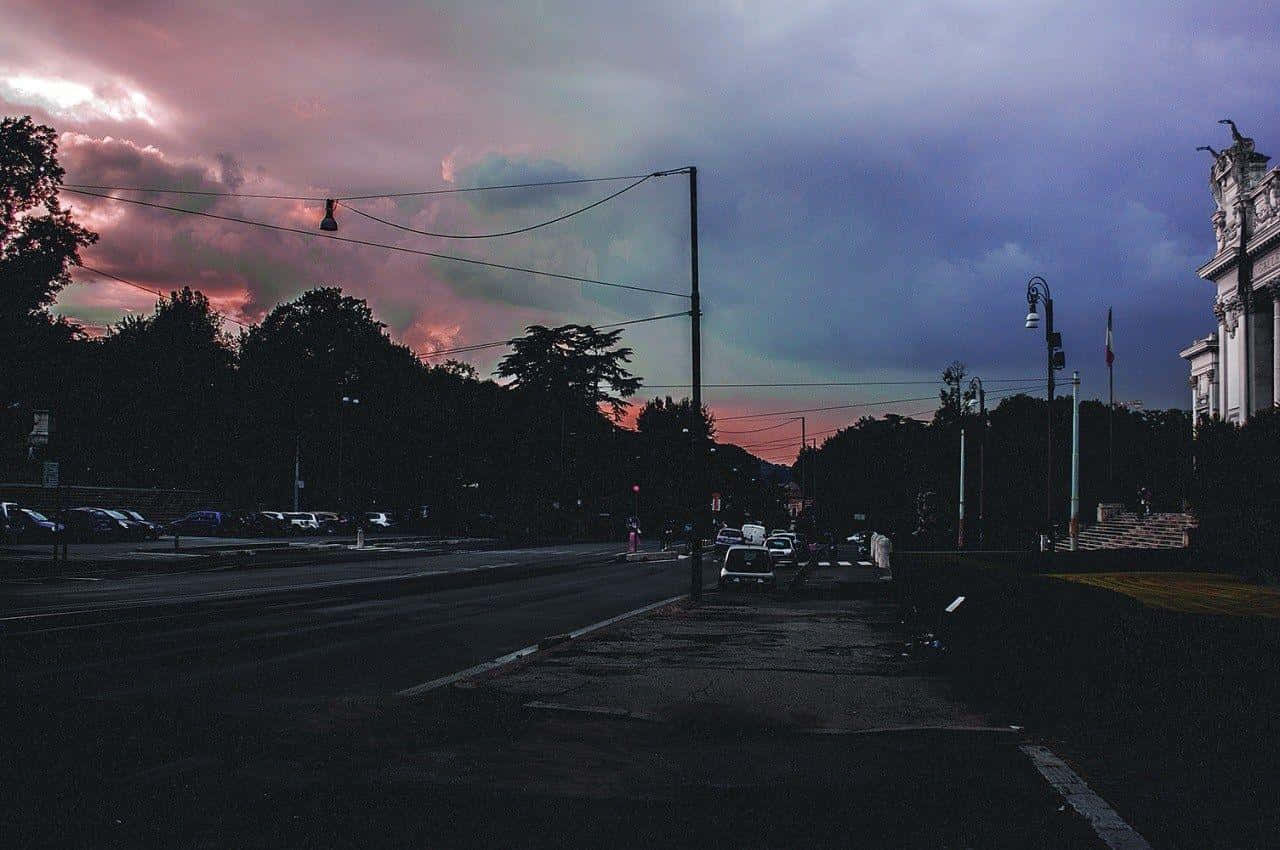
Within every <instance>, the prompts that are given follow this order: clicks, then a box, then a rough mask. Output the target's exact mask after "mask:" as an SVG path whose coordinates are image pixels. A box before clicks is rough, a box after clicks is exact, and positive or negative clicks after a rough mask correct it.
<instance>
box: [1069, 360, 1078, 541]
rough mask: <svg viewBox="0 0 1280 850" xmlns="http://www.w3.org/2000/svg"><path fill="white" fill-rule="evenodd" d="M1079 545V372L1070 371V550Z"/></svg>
mask: <svg viewBox="0 0 1280 850" xmlns="http://www.w3.org/2000/svg"><path fill="white" fill-rule="evenodd" d="M1079 547H1080V373H1079V372H1072V373H1071V551H1072V552H1074V551H1076V549H1078V548H1079Z"/></svg>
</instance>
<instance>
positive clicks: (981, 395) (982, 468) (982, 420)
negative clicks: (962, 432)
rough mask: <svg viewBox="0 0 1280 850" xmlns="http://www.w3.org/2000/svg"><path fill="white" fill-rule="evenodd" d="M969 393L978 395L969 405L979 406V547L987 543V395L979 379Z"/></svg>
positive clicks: (971, 385) (972, 382)
mask: <svg viewBox="0 0 1280 850" xmlns="http://www.w3.org/2000/svg"><path fill="white" fill-rule="evenodd" d="M969 391H970V392H972V393H976V394H977V398H976V399H969V405H970V406H972V405H973V404H974V402H975V401H976V402H977V404H978V419H979V422H978V545H979V546H984V545H986V542H987V512H986V502H987V476H986V462H987V459H986V454H987V393H986V390H984V389H983V388H982V379H981V378H978V377H974V378H973V379H972V380H971V381H969Z"/></svg>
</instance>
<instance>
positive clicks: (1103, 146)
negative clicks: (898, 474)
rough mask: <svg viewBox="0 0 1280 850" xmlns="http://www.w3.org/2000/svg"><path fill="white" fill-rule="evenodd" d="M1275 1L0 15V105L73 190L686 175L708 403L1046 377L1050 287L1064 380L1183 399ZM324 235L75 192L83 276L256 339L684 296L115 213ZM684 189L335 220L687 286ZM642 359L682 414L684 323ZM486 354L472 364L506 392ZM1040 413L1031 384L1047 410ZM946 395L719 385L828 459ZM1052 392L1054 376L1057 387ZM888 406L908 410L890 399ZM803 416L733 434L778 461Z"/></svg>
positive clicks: (581, 190) (120, 302)
mask: <svg viewBox="0 0 1280 850" xmlns="http://www.w3.org/2000/svg"><path fill="white" fill-rule="evenodd" d="M1277 20H1278V19H1277V18H1276V16H1275V15H1274V12H1273V9H1272V7H1271V5H1270V4H1268V3H1263V2H1235V3H1233V2H1220V3H1216V4H1208V5H1206V4H1185V3H1180V2H1176V3H1175V2H1167V3H1156V2H1147V0H1132V1H1131V2H1122V3H1116V2H1114V0H1108V2H1092V0H1072V1H1071V2H1035V0H995V1H994V2H950V0H927V2H910V0H907V2H899V3H893V4H885V3H881V2H874V3H872V2H856V3H838V2H823V0H792V2H788V3H785V4H784V3H748V2H732V1H731V0H721V1H720V2H696V0H694V2H690V0H680V2H670V3H668V2H663V0H651V2H647V3H639V4H638V3H631V2H625V3H624V2H612V0H593V2H582V3H571V2H563V3H560V2H540V1H539V0H521V2H508V3H497V2H493V3H489V2H478V0H466V1H465V2H463V1H462V0H460V1H459V2H456V3H423V2H388V0H369V2H364V3H361V4H350V3H332V2H325V0H308V2H306V3H302V2H294V0H282V2H273V3H269V4H268V3H261V2H253V3H249V2H241V0H225V2H220V3H218V4H194V3H192V4H182V3H174V2H125V1H124V0H119V2H100V3H94V4H84V3H70V2H57V1H56V0H40V2H22V0H0V112H2V113H3V114H5V115H24V114H30V115H32V116H33V117H34V118H36V119H37V120H38V121H40V122H42V123H47V124H49V125H51V126H53V127H55V128H56V129H57V130H58V131H59V132H60V134H61V135H60V157H61V160H62V163H63V165H64V167H65V168H66V171H67V176H66V182H67V183H76V184H93V185H110V186H141V187H153V188H182V189H197V190H204V191H211V192H233V191H236V192H242V193H257V194H277V195H281V194H282V195H297V196H305V197H319V198H324V197H329V196H335V195H337V196H349V195H370V194H384V193H397V192H411V191H420V190H429V189H440V188H462V187H470V186H483V185H494V184H506V183H519V182H529V181H538V180H546V179H567V178H577V177H598V176H613V175H632V174H647V173H650V172H652V171H655V170H662V169H671V168H679V167H681V166H685V165H690V164H692V165H696V166H697V168H698V203H699V207H698V218H699V250H700V267H699V268H700V281H701V288H702V292H703V309H704V314H705V315H704V322H703V379H704V381H705V382H707V383H708V384H716V383H799V382H824V381H827V382H836V381H839V382H873V381H934V380H936V379H937V377H938V375H939V374H940V373H941V371H942V369H943V368H944V367H945V366H946V365H947V364H948V363H949V362H951V361H952V360H960V361H962V362H964V363H965V364H967V366H968V368H969V371H970V373H971V374H975V375H978V376H980V377H981V378H982V379H983V380H984V381H985V382H986V383H987V384H988V385H989V386H990V387H991V388H992V389H991V390H990V391H989V393H988V396H989V398H990V400H991V403H992V404H995V403H997V402H998V400H999V398H1000V397H1001V393H1002V392H1008V391H1009V389H1008V388H1009V387H1011V386H1013V385H1011V384H1008V383H1005V379H1022V378H1027V379H1030V378H1036V377H1039V376H1042V374H1043V362H1044V354H1043V336H1042V334H1041V332H1035V331H1028V330H1025V329H1024V327H1023V319H1024V317H1025V315H1026V301H1025V291H1026V283H1027V280H1028V278H1029V277H1030V276H1031V275H1041V276H1043V277H1044V278H1045V279H1046V280H1047V281H1048V282H1049V285H1050V288H1051V290H1052V294H1053V297H1054V303H1055V319H1056V322H1057V325H1058V328H1059V329H1060V330H1061V331H1062V332H1063V336H1064V347H1065V349H1066V353H1067V364H1068V372H1067V373H1060V385H1065V384H1066V381H1067V379H1069V372H1070V370H1072V369H1078V370H1079V371H1080V372H1081V380H1082V393H1083V396H1084V397H1086V398H1093V397H1105V395H1106V386H1107V384H1106V368H1105V364H1104V359H1103V339H1104V331H1105V321H1106V313H1107V308H1108V306H1111V307H1113V308H1114V311H1115V312H1114V314H1115V321H1114V326H1115V350H1116V395H1117V399H1118V400H1120V401H1131V400H1141V401H1142V402H1143V404H1144V405H1145V406H1146V407H1148V408H1153V407H1184V408H1185V407H1186V406H1187V396H1188V390H1187V381H1186V376H1187V369H1186V365H1185V363H1184V361H1182V360H1181V359H1179V357H1178V351H1179V350H1180V349H1181V348H1183V347H1185V346H1186V345H1188V344H1189V343H1190V342H1191V340H1193V339H1194V338H1196V337H1201V336H1204V335H1206V334H1208V333H1209V332H1210V331H1211V329H1212V328H1213V323H1214V320H1213V319H1212V313H1211V310H1210V308H1211V303H1212V288H1211V286H1210V284H1208V283H1205V282H1203V281H1200V280H1199V279H1198V278H1197V277H1196V274H1195V269H1196V268H1197V267H1198V266H1200V265H1201V264H1202V263H1203V262H1204V261H1205V260H1207V259H1208V258H1209V256H1210V254H1211V253H1212V252H1213V249H1214V242H1213V232H1212V228H1211V225H1210V215H1211V214H1212V212H1213V202H1212V199H1211V197H1210V194H1209V189H1208V183H1207V181H1208V171H1209V166H1210V158H1209V155H1208V154H1206V153H1203V152H1196V151H1195V148H1196V146H1198V145H1205V144H1209V145H1213V146H1214V147H1216V148H1219V149H1221V148H1223V147H1227V146H1228V145H1229V144H1230V136H1229V133H1228V131H1227V129H1226V128H1225V127H1222V126H1220V125H1219V124H1218V123H1217V121H1218V119H1220V118H1224V117H1230V118H1233V119H1234V120H1235V121H1236V122H1237V123H1238V124H1239V126H1240V128H1241V130H1242V131H1243V132H1244V133H1245V134H1246V135H1248V136H1252V137H1253V138H1255V139H1256V140H1257V147H1258V150H1260V151H1262V152H1263V153H1274V154H1275V155H1277V156H1280V115H1277V113H1276V111H1275V109H1274V104H1275V97H1276V92H1277V91H1278V90H1280V85H1278V84H1280V65H1278V64H1277V63H1276V62H1275V45H1276V44H1277V35H1278V34H1280V33H1278V32H1277V29H1278V24H1277ZM625 185H626V184H625V183H590V184H580V185H574V186H567V187H556V188H546V189H541V190H519V191H506V192H498V191H494V192H483V193H464V194H446V195H429V196H417V197H404V198H396V199H387V198H382V199H369V200H364V201H352V202H351V204H352V205H353V206H358V207H359V208H360V209H362V210H364V211H366V212H369V213H371V214H374V215H377V216H379V217H380V218H384V219H387V220H389V221H394V222H396V223H399V224H403V225H406V226H409V227H413V228H417V229H425V230H430V231H433V232H445V233H453V234H474V233H489V232H494V231H501V230H506V229H512V228H518V227H523V226H526V225H529V224H533V223H537V222H539V221H542V220H545V219H548V218H552V217H554V216H557V215H560V214H562V213H564V212H567V211H570V210H573V209H575V208H578V207H581V206H585V205H586V204H588V203H591V202H593V201H596V200H599V199H600V198H603V197H604V196H605V195H607V194H609V193H611V192H613V191H616V190H617V189H619V188H622V186H625ZM115 194H118V195H121V196H126V195H127V196H128V197H135V198H143V199H146V200H150V201H153V202H157V203H168V204H172V205H176V206H182V207H184V208H186V209H192V210H200V211H205V212H210V213H214V214H218V215H227V216H233V217H241V218H248V219H253V220H257V221H266V222H270V223H274V224H279V225H282V226H287V227H295V228H299V229H303V230H307V231H309V232H314V233H315V234H316V235H314V236H313V235H299V234H291V233H282V232H273V231H268V230H264V229H260V228H255V227H252V226H247V225H243V224H238V223H232V222H224V221H218V220H212V219H206V218H198V217H195V216H189V215H180V214H176V213H171V212H168V211H163V210H155V209H146V208H142V207H137V206H131V205H127V204H123V203H120V202H117V201H110V200H101V199H97V198H89V197H84V196H74V195H71V194H69V193H68V194H65V195H64V202H65V203H66V204H67V205H69V206H71V207H72V209H73V210H74V211H75V214H76V215H77V217H78V218H79V219H80V220H81V221H82V222H83V223H85V224H87V225H88V226H90V227H92V228H93V229H95V230H97V231H98V232H99V233H100V234H101V240H100V241H99V242H98V244H96V245H94V246H93V247H92V248H90V249H88V250H87V251H85V252H84V261H85V263H86V264H88V265H91V266H94V267H96V268H100V269H103V270H106V271H109V272H111V273H113V274H116V275H119V276H121V277H125V278H127V279H129V280H132V281H135V282H137V283H140V284H142V285H144V286H147V287H151V288H154V289H157V290H164V291H167V290H169V289H172V288H175V287H180V286H182V285H187V284H189V285H191V286H193V287H196V288H199V289H201V290H203V291H204V292H205V293H206V294H208V295H209V297H210V299H211V300H212V301H213V303H214V304H215V305H216V306H217V307H218V308H219V309H221V310H223V311H224V312H225V313H226V314H227V315H228V316H230V317H233V318H236V319H239V320H242V321H255V320H257V319H259V318H260V317H261V316H262V315H263V314H264V313H265V312H266V311H268V310H270V309H271V308H272V307H273V306H274V305H275V304H277V303H279V302H280V301H282V300H288V299H290V298H293V297H295V296H297V295H298V294H299V293H301V292H303V291H305V290H307V289H309V288H311V287H314V286H318V285H336V286H341V287H342V288H343V289H344V290H346V291H347V292H349V293H351V294H354V295H357V296H359V297H363V298H366V299H368V300H369V302H370V304H371V305H372V307H373V309H374V311H375V313H376V315H377V316H378V317H379V318H380V319H382V320H383V321H384V322H386V323H387V325H388V329H389V331H390V333H391V334H392V335H393V336H394V337H395V338H396V339H397V340H400V341H402V342H404V343H405V344H407V345H409V346H411V347H412V348H413V349H414V350H417V351H430V350H433V349H437V348H443V347H448V346H451V345H466V344H470V343H478V342H488V341H492V340H498V339H505V338H509V337H511V336H514V335H517V334H519V333H520V332H521V330H522V328H523V327H525V326H526V325H529V324H532V323H541V324H558V323H564V322H593V323H604V322H613V321H621V320H625V319H630V318H638V317H645V316H652V315H658V314H663V313H670V312H677V311H680V310H686V309H688V307H687V304H688V302H687V300H684V299H680V298H674V297H671V296H668V295H655V294H650V293H641V292H633V291H628V290H619V289H613V288H606V287H600V286H593V285H585V284H578V283H573V282H567V281H560V280H553V279H548V278H540V277H534V276H530V275H527V274H523V273H517V272H506V271H500V270H495V269H487V268H481V267H476V266H468V265H465V264H460V263H455V262H450V261H447V260H442V259H436V258H432V257H426V256H421V255H414V254H410V253H403V252H393V251H389V250H385V249H380V248H373V247H366V246H359V245H353V244H343V243H335V242H333V241H326V240H324V239H323V238H322V237H321V236H320V235H319V231H318V230H317V229H316V226H317V224H318V222H319V220H320V218H321V216H322V215H323V204H322V203H319V202H316V201H277V200H263V199H249V198H218V197H210V196H177V195H166V196H161V195H157V194H154V193H153V194H146V195H138V194H136V193H132V194H131V193H123V192H118V193H115ZM688 216H689V194H688V178H687V177H685V176H683V175H674V176H669V177H663V178H654V179H651V180H648V181H646V182H645V183H643V184H641V185H640V186H638V187H636V188H634V189H632V190H630V191H629V192H627V193H625V194H623V195H621V196H619V197H618V198H617V199H615V200H613V201H611V202H609V203H607V204H604V205H601V206H600V207H597V208H595V209H593V210H591V211H589V212H586V213H584V214H582V215H580V216H576V217H574V218H572V219H569V220H567V221H564V222H561V223H559V224H556V225H552V226H549V227H546V228H542V229H539V230H536V231H533V232H531V233H528V234H523V235H518V236H510V237H502V238H495V239H477V240H457V239H441V238H434V237H427V236H421V235H417V234H412V233H406V232H403V231H398V230H395V229H392V228H389V227H386V226H384V225H381V224H378V223H376V222H373V221H370V220H365V219H361V218H359V217H358V216H356V215H355V214H353V213H351V212H350V211H347V210H343V209H341V208H339V210H338V220H339V226H340V230H339V232H338V234H337V235H339V236H344V237H350V238H356V239H365V240H370V241H377V242H382V243H390V244H395V245H401V246H405V247H411V248H414V249H418V250H427V251H435V252H440V253H448V254H454V255H458V256H465V257H472V258H477V259H484V260H488V261H492V262H498V263H506V264H510V265H518V266H528V267H535V268H539V269H547V270H552V271H557V272H561V273H564V274H569V275H575V276H581V277H590V278H596V279H602V280H608V281H614V282H620V283H627V284H631V285H636V286H642V287H647V288H653V289H666V290H674V291H678V292H685V291H687V289H688V285H689V253H690V244H689V220H688ZM77 280H78V281H83V283H77V284H76V285H74V286H72V287H69V288H68V289H67V290H65V291H64V293H63V294H62V296H61V298H60V300H59V303H58V305H57V309H58V310H59V311H60V312H62V313H64V314H66V315H68V316H72V317H75V318H77V319H78V320H80V321H82V322H84V323H85V324H86V325H88V326H97V327H101V326H105V325H108V324H110V323H112V322H115V321H118V320H119V318H120V316H121V315H123V314H124V313H125V312H126V311H134V312H148V311H149V310H150V309H151V308H152V306H153V303H154V300H155V299H154V297H153V296H151V295H148V294H147V293H145V292H142V291H139V290H135V289H130V288H129V287H126V286H123V285H121V284H118V283H111V282H107V281H104V280H102V279H100V278H97V277H96V276H94V275H92V274H89V273H86V272H83V271H81V272H77ZM624 339H625V341H626V343H627V344H628V345H630V346H631V347H633V348H634V349H635V355H634V360H633V363H632V366H633V368H634V371H635V373H636V374H638V375H640V376H642V377H644V378H645V381H646V384H647V385H649V386H651V387H653V388H652V389H650V390H648V393H647V395H648V396H653V395H667V394H670V395H674V396H677V397H679V396H681V395H683V394H686V393H687V390H683V389H681V388H680V387H679V386H672V387H670V388H666V387H662V388H659V387H660V385H682V384H687V383H688V381H689V346H690V342H689V323H688V321H687V320H685V319H675V320H667V321H662V322H652V323H649V324H644V325H638V326H634V327H631V328H628V329H627V331H626V332H625V335H624ZM500 355H501V350H494V349H489V350H486V351H482V352H477V353H475V354H471V355H466V357H465V359H467V360H469V361H470V362H472V363H474V364H475V365H476V366H477V367H478V368H479V369H480V370H481V372H482V373H486V374H487V373H489V372H490V371H491V370H492V368H493V366H494V364H495V363H496V361H497V359H498V357H499V356H500ZM1025 386H1028V387H1031V388H1033V389H1034V386H1035V385H1034V384H1031V383H1028V384H1026V385H1025ZM936 391H937V390H936V388H935V387H933V386H930V385H928V384H901V385H879V386H861V387H825V388H816V387H805V388H779V387H772V388H754V389H744V388H717V387H710V388H708V389H707V390H706V392H705V398H706V400H707V401H708V403H709V404H710V406H711V407H712V409H713V411H714V412H715V413H716V414H717V415H718V416H719V417H720V418H721V420H722V421H721V431H722V432H728V431H746V430H752V429H754V428H763V427H766V426H769V425H773V424H775V423H778V422H779V421H780V420H781V418H785V417H779V418H761V419H748V420H732V419H728V417H732V416H741V415H745V414H754V413H759V412H767V411H783V410H795V409H802V408H818V407H829V406H836V405H850V404H860V403H864V402H866V403H872V402H874V403H877V404H876V406H870V407H864V408H848V409H843V408H842V409H839V410H831V411H815V412H813V413H810V414H807V415H808V417H809V420H808V423H807V424H808V428H809V432H810V434H814V433H817V434H818V435H819V436H820V437H821V436H822V435H823V434H824V433H825V432H826V431H828V430H829V429H834V428H836V427H839V426H841V425H845V424H848V423H849V422H852V421H855V420H856V419H857V418H858V417H859V416H861V415H881V414H883V413H885V412H888V411H895V412H899V413H921V412H928V411H929V410H931V408H932V407H933V405H932V404H931V402H930V400H929V399H930V397H932V396H934V395H935V394H936ZM1039 392H1040V393H1041V394H1043V392H1044V388H1043V384H1041V385H1040V386H1039ZM895 399H914V400H912V401H903V402H896V403H884V402H893V401H894V400H895ZM795 431H796V428H795V427H794V426H792V425H786V426H783V427H780V428H777V429H774V430H770V431H765V432H761V433H758V434H757V435H752V436H751V437H747V436H740V437H736V439H738V441H739V442H741V443H744V444H748V445H752V444H753V443H751V442H750V440H755V441H758V442H760V443H764V442H766V441H771V442H772V444H771V445H762V446H760V450H759V451H758V453H759V454H761V455H763V456H765V457H768V458H770V459H775V460H783V461H788V460H789V459H790V457H792V456H793V455H794V448H795V445H796V443H797V442H798V434H796V435H795V437H794V438H792V441H791V442H790V443H788V442H787V440H788V438H790V437H792V434H793V432H795Z"/></svg>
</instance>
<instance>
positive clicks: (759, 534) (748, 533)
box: [742, 524, 765, 546]
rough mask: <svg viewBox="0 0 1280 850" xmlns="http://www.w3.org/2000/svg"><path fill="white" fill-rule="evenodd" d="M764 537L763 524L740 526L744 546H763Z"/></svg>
mask: <svg viewBox="0 0 1280 850" xmlns="http://www.w3.org/2000/svg"><path fill="white" fill-rule="evenodd" d="M764 539H765V528H764V526H763V525H751V524H748V525H744V526H742V542H743V544H744V545H746V546H763V545H764Z"/></svg>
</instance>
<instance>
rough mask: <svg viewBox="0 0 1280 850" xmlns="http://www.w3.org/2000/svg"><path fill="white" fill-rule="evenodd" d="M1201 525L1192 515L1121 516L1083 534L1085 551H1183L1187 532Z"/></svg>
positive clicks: (1082, 539) (1084, 530)
mask: <svg viewBox="0 0 1280 850" xmlns="http://www.w3.org/2000/svg"><path fill="white" fill-rule="evenodd" d="M1198 524H1199V523H1198V521H1197V520H1196V518H1195V516H1193V515H1192V514H1184V513H1157V514H1152V515H1151V516H1149V517H1143V516H1139V515H1138V514H1134V513H1127V512H1126V513H1121V514H1116V515H1114V516H1111V517H1109V518H1108V519H1107V520H1106V521H1105V522H1100V523H1098V524H1097V525H1091V526H1089V527H1088V528H1082V529H1081V530H1080V548H1081V549H1182V548H1185V547H1186V545H1187V539H1186V534H1185V532H1186V530H1187V529H1189V528H1195V527H1196V526H1197V525H1198Z"/></svg>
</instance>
